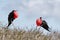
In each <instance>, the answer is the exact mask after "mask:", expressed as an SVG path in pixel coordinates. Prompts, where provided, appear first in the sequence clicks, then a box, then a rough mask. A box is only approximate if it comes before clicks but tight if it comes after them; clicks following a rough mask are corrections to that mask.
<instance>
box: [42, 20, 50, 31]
mask: <svg viewBox="0 0 60 40" xmlns="http://www.w3.org/2000/svg"><path fill="white" fill-rule="evenodd" d="M41 26H42V27H43V28H44V29H46V30H47V31H50V30H49V26H48V25H47V22H46V21H45V20H43V21H42V25H41Z"/></svg>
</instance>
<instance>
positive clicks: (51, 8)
mask: <svg viewBox="0 0 60 40" xmlns="http://www.w3.org/2000/svg"><path fill="white" fill-rule="evenodd" d="M14 9H16V10H18V14H19V17H18V18H17V19H16V20H14V22H13V24H14V26H17V28H18V27H20V28H26V27H28V28H29V29H30V28H35V26H36V25H35V20H36V19H37V18H39V17H40V16H42V17H43V19H44V20H46V21H47V23H48V25H49V27H50V28H52V29H53V30H58V31H60V0H0V22H2V24H3V26H4V25H5V26H7V23H8V20H7V17H8V14H9V13H10V12H11V11H12V10H14ZM33 25H34V26H33ZM10 27H11V28H12V25H11V26H10Z"/></svg>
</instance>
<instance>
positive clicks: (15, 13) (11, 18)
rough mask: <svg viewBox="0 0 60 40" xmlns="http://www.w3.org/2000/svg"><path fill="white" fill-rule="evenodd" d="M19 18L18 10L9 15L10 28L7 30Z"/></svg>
mask: <svg viewBox="0 0 60 40" xmlns="http://www.w3.org/2000/svg"><path fill="white" fill-rule="evenodd" d="M16 18H18V13H17V11H16V10H12V11H11V12H10V13H9V15H8V26H7V28H8V27H9V26H10V25H11V24H12V22H13V21H14V20H15V19H16Z"/></svg>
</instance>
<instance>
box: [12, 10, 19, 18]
mask: <svg viewBox="0 0 60 40" xmlns="http://www.w3.org/2000/svg"><path fill="white" fill-rule="evenodd" d="M13 17H14V19H16V18H18V13H17V11H14V16H13Z"/></svg>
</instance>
